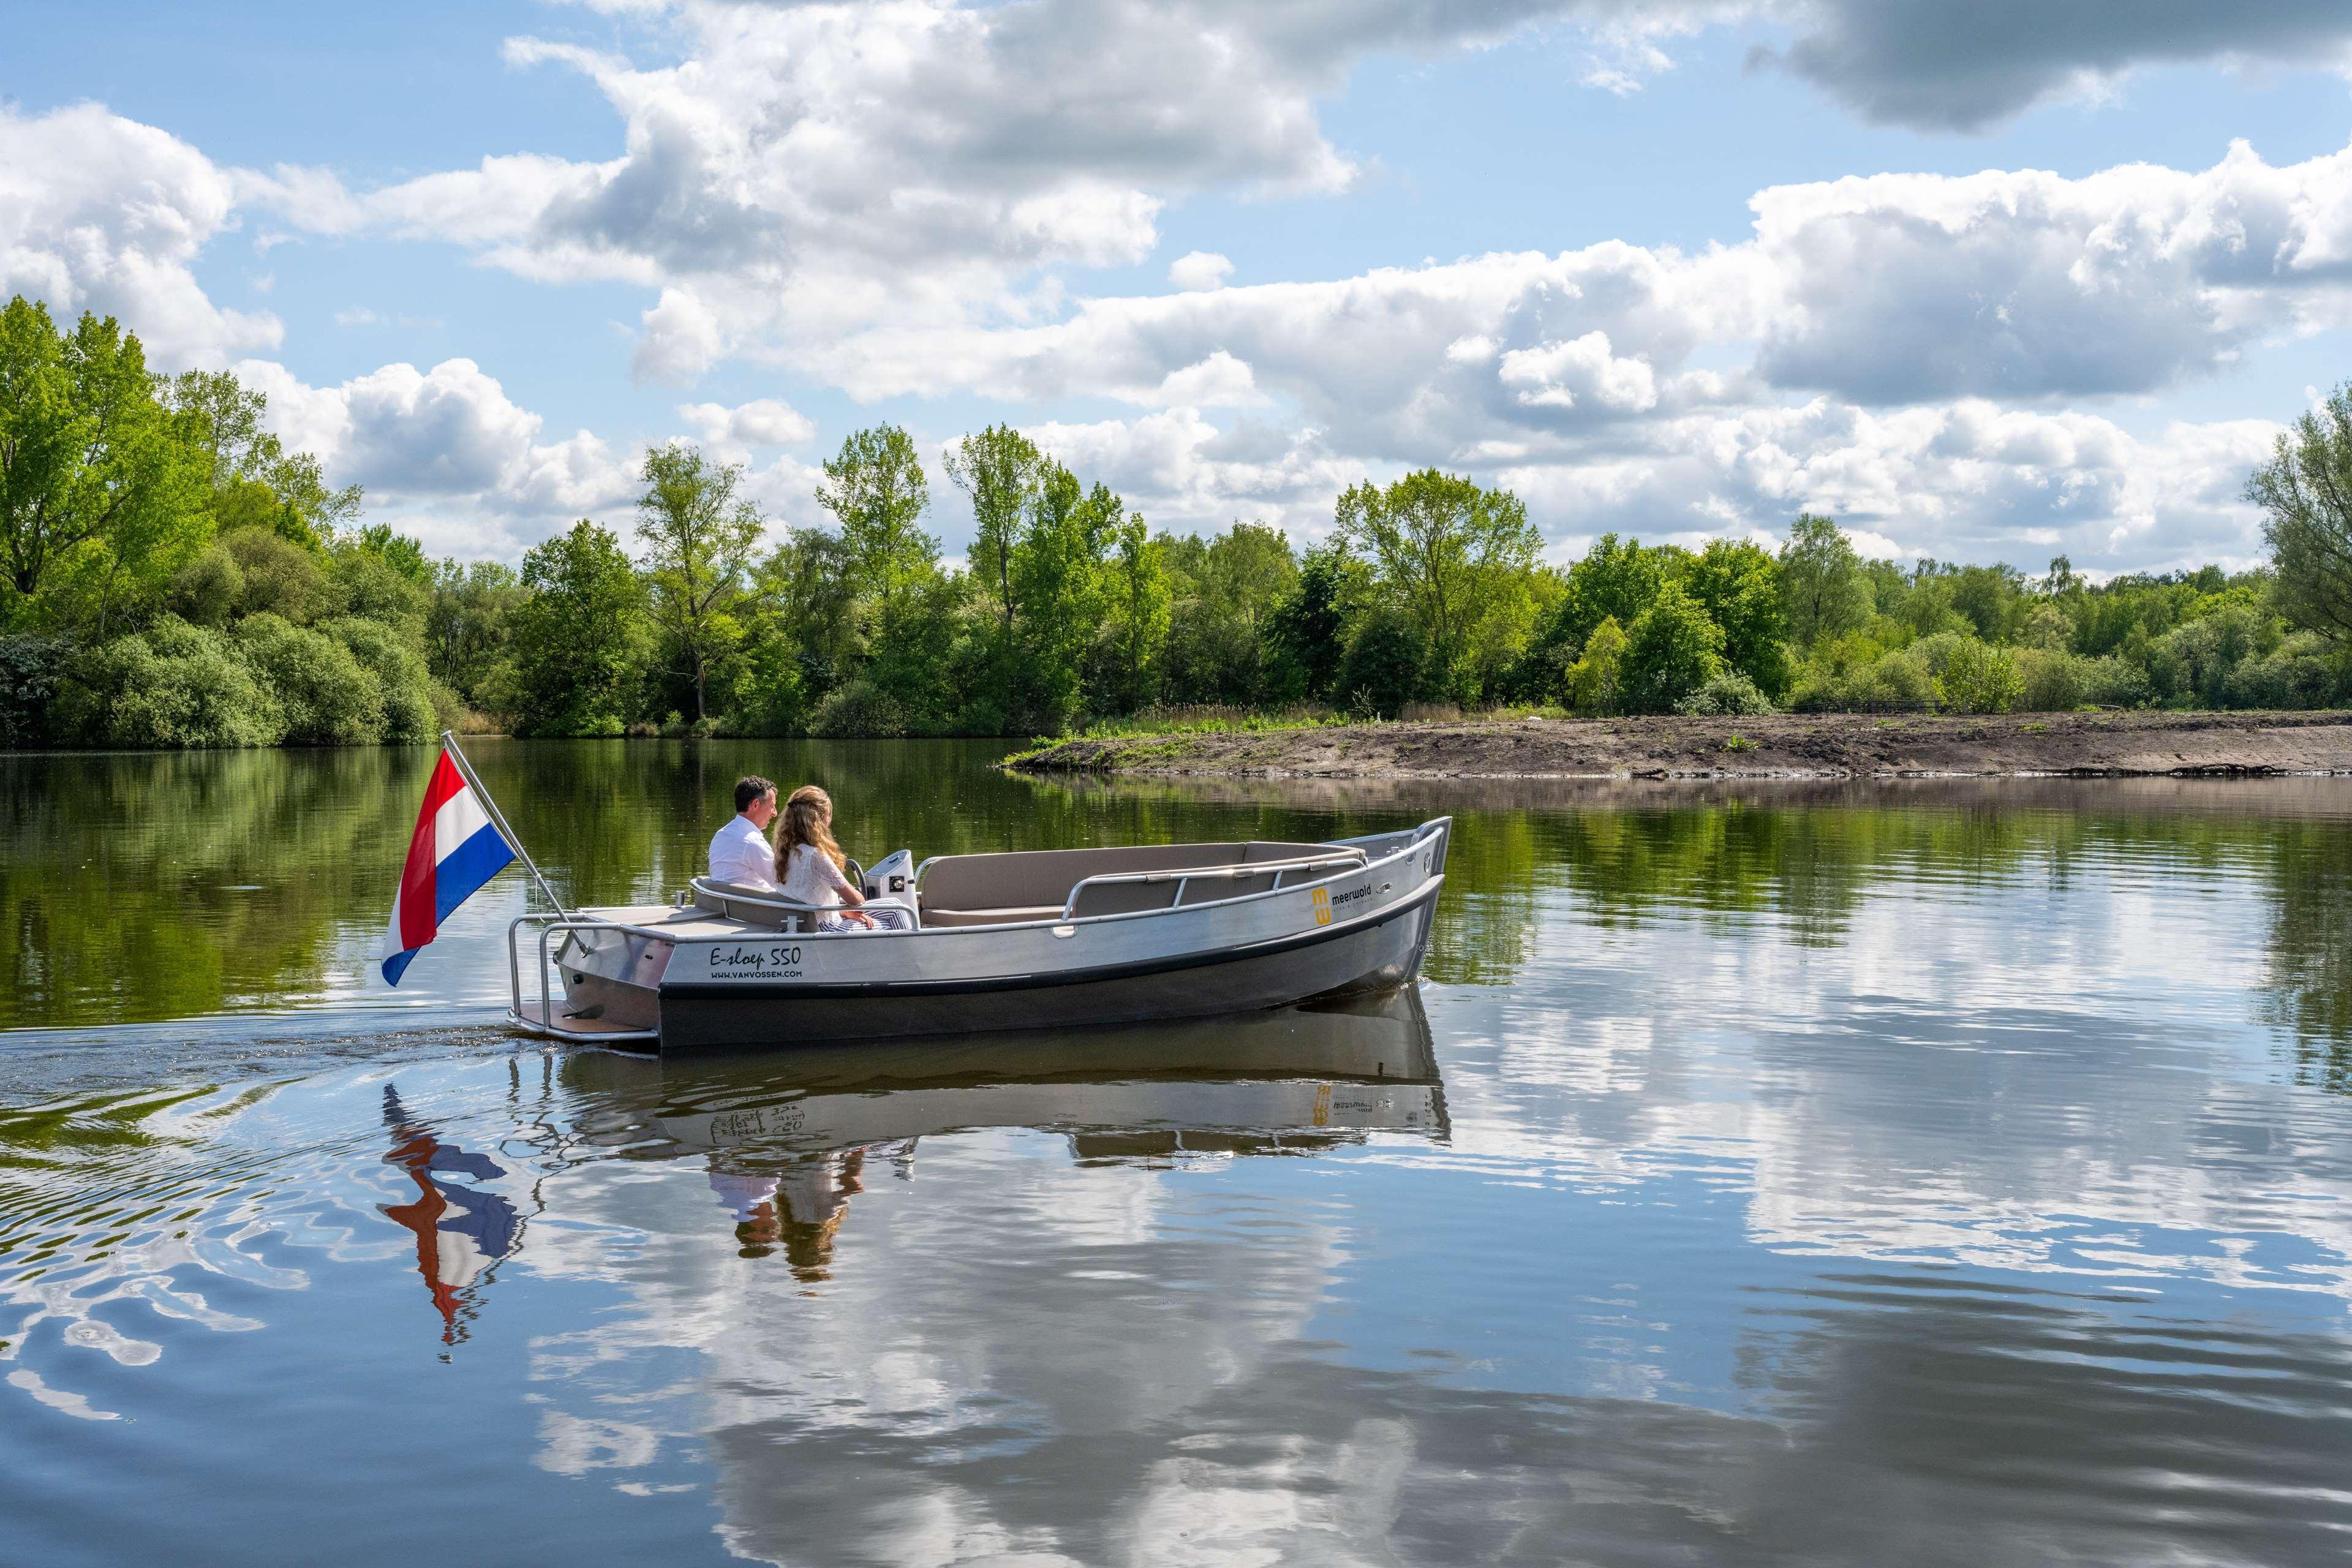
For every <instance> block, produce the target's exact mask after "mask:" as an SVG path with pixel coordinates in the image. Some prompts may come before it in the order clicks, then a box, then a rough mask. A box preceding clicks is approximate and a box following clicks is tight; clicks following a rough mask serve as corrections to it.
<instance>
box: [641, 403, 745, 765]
mask: <svg viewBox="0 0 2352 1568" xmlns="http://www.w3.org/2000/svg"><path fill="white" fill-rule="evenodd" d="M642 477H643V479H644V480H645V485H646V492H645V494H644V495H642V496H640V497H638V498H637V538H638V540H639V541H640V542H642V543H643V544H644V545H645V546H646V581H647V584H648V585H649V586H650V588H651V589H652V605H653V614H654V619H655V622H656V625H658V626H660V628H661V630H662V633H663V635H664V637H665V638H666V640H667V645H668V647H667V651H668V653H669V656H670V657H671V658H673V659H674V660H676V664H675V666H674V668H676V670H677V673H678V674H680V675H682V676H685V677H686V678H688V679H690V680H692V682H693V683H694V716H695V718H696V720H697V721H700V720H702V719H705V718H707V717H709V712H710V698H709V685H710V679H711V675H712V673H713V672H714V671H715V670H719V669H720V668H723V667H724V666H725V665H726V663H727V661H728V660H729V659H730V658H731V657H732V656H733V655H734V653H735V652H736V650H737V648H738V647H740V646H741V643H742V638H743V628H742V623H741V621H740V619H739V617H738V615H737V612H738V610H739V609H740V603H739V601H740V599H741V597H742V595H743V585H744V578H745V576H746V574H748V573H749V571H750V569H751V552H752V551H753V550H754V549H756V548H757V547H758V545H759V542H760V531H761V528H762V527H763V526H764V522H763V521H762V519H761V516H760V509H759V508H758V507H756V506H754V505H752V504H751V500H750V498H748V497H746V496H744V495H743V494H741V489H742V483H743V469H742V468H741V467H740V465H738V464H732V463H714V462H711V461H709V459H708V458H705V457H704V456H703V455H702V451H701V448H699V447H692V446H688V445H687V444H685V443H683V442H672V443H670V444H668V445H667V446H662V447H654V448H653V449H652V450H650V451H648V452H647V453H646V464H645V469H644V473H643V476H642Z"/></svg>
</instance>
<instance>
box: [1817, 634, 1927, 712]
mask: <svg viewBox="0 0 2352 1568" xmlns="http://www.w3.org/2000/svg"><path fill="white" fill-rule="evenodd" d="M1916 646H1917V645H1916V644H1915V645H1913V647H1911V648H1900V649H1897V650H1896V651H1895V652H1893V653H1888V654H1880V655H1878V656H1877V657H1876V658H1872V659H1869V660H1868V661H1866V662H1860V663H1852V662H1845V663H1820V664H1815V665H1813V666H1811V667H1810V668H1807V670H1806V672H1805V675H1804V678H1803V679H1801V680H1800V681H1799V682H1798V683H1797V689H1796V690H1795V692H1794V693H1792V694H1791V695H1790V699H1789V706H1790V708H1791V709H1793V710H1796V711H1797V712H1800V713H1916V712H1920V711H1922V710H1926V709H1928V708H1931V707H1933V706H1934V705H1935V698H1936V682H1935V677H1934V676H1933V675H1932V674H1930V673H1929V672H1928V668H1927V660H1926V659H1925V658H1921V657H1920V656H1919V655H1918V653H1917V652H1916V651H1915V649H1916Z"/></svg>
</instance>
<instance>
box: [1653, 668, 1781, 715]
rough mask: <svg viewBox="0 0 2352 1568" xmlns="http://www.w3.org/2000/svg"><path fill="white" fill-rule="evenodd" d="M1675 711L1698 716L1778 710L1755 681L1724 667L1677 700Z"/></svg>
mask: <svg viewBox="0 0 2352 1568" xmlns="http://www.w3.org/2000/svg"><path fill="white" fill-rule="evenodd" d="M1775 711H1778V710H1776V709H1774V708H1773V706H1772V700H1771V699H1770V698H1769V697H1767V696H1765V695H1764V693H1763V691H1762V690H1761V689H1759V688H1758V686H1757V684H1756V683H1755V682H1754V681H1752V680H1750V679H1748V677H1746V676H1745V675H1742V674H1741V673H1740V672H1739V671H1738V670H1736V669H1721V670H1717V672H1716V673H1715V674H1714V675H1713V676H1711V677H1709V678H1708V679H1707V682H1706V685H1704V686H1702V687H1700V688H1699V689H1697V690H1696V691H1694V692H1692V693H1691V694H1690V695H1689V696H1688V697H1685V698H1684V699H1683V700H1681V701H1680V702H1677V703H1675V712H1677V713H1680V714H1683V715H1685V717H1688V718H1695V719H1696V718H1707V717H1712V716H1714V715H1717V714H1724V713H1732V714H1747V713H1771V712H1775Z"/></svg>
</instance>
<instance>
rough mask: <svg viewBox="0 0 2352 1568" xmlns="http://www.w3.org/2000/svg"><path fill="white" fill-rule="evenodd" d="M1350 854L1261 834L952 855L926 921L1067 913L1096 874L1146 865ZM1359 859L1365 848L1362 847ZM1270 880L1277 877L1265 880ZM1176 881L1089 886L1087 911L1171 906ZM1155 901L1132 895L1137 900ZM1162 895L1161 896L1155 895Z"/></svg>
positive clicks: (1192, 894)
mask: <svg viewBox="0 0 2352 1568" xmlns="http://www.w3.org/2000/svg"><path fill="white" fill-rule="evenodd" d="M1334 853H1338V854H1347V853H1349V851H1348V850H1335V849H1334V848H1333V847H1332V846H1330V845H1328V844H1286V843H1279V842H1275V841H1272V840H1265V839H1257V840H1253V841H1251V842H1248V843H1242V844H1147V845H1136V846H1131V847H1119V848H1112V849H1044V850H1034V851H1029V852H1025V853H1021V852H1015V853H1012V854H1003V855H944V856H941V857H940V858H938V859H936V860H934V861H932V862H931V863H930V865H929V868H926V869H925V871H924V872H923V885H922V899H923V923H924V924H926V925H951V924H971V923H975V922H972V921H955V920H953V919H952V918H950V917H951V916H952V915H953V914H954V913H955V912H957V911H962V912H965V913H968V914H981V913H982V912H983V911H985V912H987V913H989V914H991V915H993V916H995V919H992V920H991V921H988V922H987V923H996V921H997V920H1001V919H1002V918H1003V916H1002V915H1001V914H999V913H998V911H1003V910H1045V911H1046V912H1045V914H1037V915H1028V916H1025V917H1024V918H1027V919H1032V920H1043V919H1046V918H1049V917H1050V916H1052V915H1058V914H1060V913H1061V912H1062V908H1063V906H1064V905H1065V904H1066V902H1067V901H1068V900H1069V897H1070V889H1073V888H1075V887H1076V886H1077V885H1078V883H1080V882H1082V881H1084V880H1085V879H1087V878H1088V877H1104V876H1117V875H1124V874H1128V873H1132V872H1138V871H1143V872H1150V871H1188V870H1198V869H1202V868H1209V867H1216V866H1244V865H1265V864H1266V863H1267V862H1269V861H1275V860H1303V859H1307V858H1311V857H1314V856H1318V855H1328V854H1334ZM1354 853H1355V854H1356V856H1357V858H1362V851H1360V850H1357V851H1354ZM1259 881H1260V879H1257V878H1251V879H1246V887H1247V890H1253V891H1263V890H1264V888H1263V887H1260V886H1258V883H1259ZM1264 881H1265V885H1266V886H1271V885H1272V878H1271V877H1270V876H1269V877H1267V878H1265V879H1264ZM1239 890H1241V889H1236V888H1234V887H1229V886H1226V885H1223V884H1222V883H1220V884H1213V885H1203V886H1202V887H1200V888H1192V887H1188V888H1187V889H1186V890H1185V896H1184V901H1185V902H1186V903H1188V904H1189V903H1201V902H1204V901H1206V900H1209V899H1216V898H1233V897H1235V896H1237V892H1238V891H1239ZM1175 893H1176V884H1175V883H1174V882H1173V881H1170V882H1167V883H1165V884H1150V883H1145V884H1129V885H1125V886H1119V885H1114V886H1113V887H1111V888H1102V889H1088V890H1087V900H1086V901H1087V907H1086V908H1085V909H1084V910H1080V911H1078V912H1080V913H1083V914H1110V913H1114V912H1118V911H1119V910H1125V909H1163V908H1166V907H1167V904H1168V902H1169V900H1171V899H1173V898H1174V897H1175ZM1138 899H1142V900H1147V901H1142V902H1130V901H1128V900H1138ZM1150 899H1156V900H1157V901H1156V902H1153V901H1148V900H1150Z"/></svg>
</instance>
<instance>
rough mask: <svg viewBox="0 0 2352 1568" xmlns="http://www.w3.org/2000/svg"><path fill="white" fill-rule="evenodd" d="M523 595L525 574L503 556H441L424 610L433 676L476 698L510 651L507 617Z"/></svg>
mask: <svg viewBox="0 0 2352 1568" xmlns="http://www.w3.org/2000/svg"><path fill="white" fill-rule="evenodd" d="M521 597H522V579H521V578H520V577H519V576H517V575H516V574H515V569H514V568H513V567H511V566H509V565H507V564H506V563H504V562H500V561H476V562H472V563H467V564H460V563H457V562H455V561H442V562H437V563H435V565H434V569H433V601H432V604H431V605H430V606H429V607H428V608H427V609H426V610H425V659H426V668H429V669H430V670H431V671H432V673H433V679H436V680H438V681H439V682H441V684H443V685H444V686H446V687H447V688H449V689H451V690H452V691H455V692H456V693H457V695H459V696H460V697H463V698H464V699H465V700H467V701H468V702H474V701H477V700H478V691H479V689H480V688H481V686H482V683H483V682H484V681H485V680H487V679H489V675H490V671H491V669H492V668H495V667H496V665H497V663H498V661H499V656H500V655H501V654H502V653H504V652H505V651H506V643H507V630H508V622H509V619H510V618H511V617H512V616H513V615H514V609H515V605H517V604H518V603H519V602H520V599H521Z"/></svg>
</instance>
